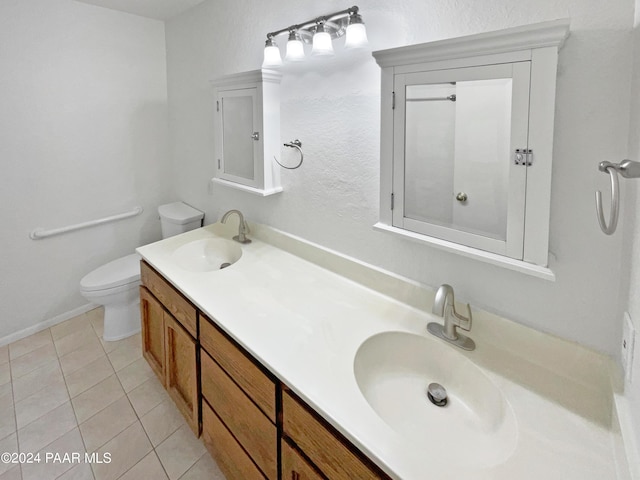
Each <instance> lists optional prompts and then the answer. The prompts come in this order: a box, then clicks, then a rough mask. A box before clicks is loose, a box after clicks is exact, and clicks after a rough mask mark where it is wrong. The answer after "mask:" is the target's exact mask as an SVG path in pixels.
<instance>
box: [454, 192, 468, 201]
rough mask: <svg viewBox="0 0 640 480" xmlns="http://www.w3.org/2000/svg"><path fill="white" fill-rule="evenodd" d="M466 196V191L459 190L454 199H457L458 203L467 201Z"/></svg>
mask: <svg viewBox="0 0 640 480" xmlns="http://www.w3.org/2000/svg"><path fill="white" fill-rule="evenodd" d="M468 198H469V197H467V194H466V193H464V192H459V193H458V194H457V195H456V200H458V201H459V202H460V203H466V201H467V199H468Z"/></svg>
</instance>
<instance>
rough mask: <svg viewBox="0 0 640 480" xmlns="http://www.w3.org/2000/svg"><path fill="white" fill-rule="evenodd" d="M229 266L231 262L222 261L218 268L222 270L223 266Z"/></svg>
mask: <svg viewBox="0 0 640 480" xmlns="http://www.w3.org/2000/svg"><path fill="white" fill-rule="evenodd" d="M230 266H231V264H230V263H229V262H224V263H222V264H220V270H222V269H223V268H227V267H230Z"/></svg>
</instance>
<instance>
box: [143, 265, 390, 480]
mask: <svg viewBox="0 0 640 480" xmlns="http://www.w3.org/2000/svg"><path fill="white" fill-rule="evenodd" d="M141 277H142V283H143V285H142V286H141V287H140V312H141V317H142V349H143V355H144V358H145V359H147V361H148V362H149V365H150V366H151V368H152V369H153V371H154V372H155V373H156V374H157V375H158V377H159V378H160V381H161V382H162V383H163V385H164V386H165V388H166V389H167V391H168V393H169V395H170V396H171V398H172V399H173V401H174V402H175V404H176V406H177V407H178V409H179V410H180V411H181V412H182V414H183V415H184V417H185V418H186V420H187V423H188V424H189V426H190V427H191V429H192V430H193V432H194V433H195V434H196V436H197V435H199V433H200V427H201V428H202V440H203V442H204V444H205V446H206V447H207V449H208V450H209V452H210V453H211V455H212V456H213V457H214V458H215V459H216V461H217V463H218V465H219V467H220V469H221V470H222V472H223V473H224V474H225V476H226V478H227V479H228V480H326V479H330V480H352V479H358V480H369V479H372V480H373V479H384V480H388V479H389V477H388V476H387V475H386V474H385V473H384V472H382V471H381V470H380V469H379V468H378V467H377V466H375V465H374V464H373V463H372V462H371V461H370V460H369V459H367V458H366V456H365V455H364V454H362V453H361V452H360V451H359V450H358V449H357V448H356V447H355V446H353V445H352V444H351V443H350V442H349V441H348V440H347V439H345V438H344V437H343V436H342V435H341V434H340V433H339V432H338V431H337V430H335V428H333V427H332V426H331V425H329V424H328V423H327V422H326V421H325V420H323V419H322V418H321V417H320V416H319V415H318V414H317V413H315V412H314V411H313V409H312V408H310V407H309V406H308V405H306V404H305V403H304V402H303V401H302V400H301V399H300V398H298V397H297V396H296V395H295V394H293V392H291V391H290V390H289V389H288V388H287V387H285V386H284V385H282V383H281V382H280V381H278V379H276V377H274V376H273V374H271V373H270V372H269V371H268V370H267V369H266V368H265V367H264V366H263V365H261V364H260V363H259V362H258V361H257V360H256V359H254V358H253V357H252V356H251V355H250V354H249V353H248V352H247V351H246V350H245V349H244V348H242V347H241V346H240V345H239V344H237V343H236V342H235V341H234V340H233V339H231V338H230V337H229V336H228V335H227V334H226V333H224V332H223V331H222V330H221V329H220V328H219V327H217V326H216V324H215V323H214V322H213V321H212V320H210V319H209V318H207V317H206V316H205V315H204V314H203V313H202V312H201V311H198V310H197V309H196V307H195V306H194V305H193V304H192V303H191V302H190V301H189V300H187V299H186V298H185V297H184V296H183V295H182V294H181V293H180V292H178V291H177V290H176V289H175V288H174V287H173V286H172V285H171V284H170V283H169V282H168V281H166V280H165V279H164V278H163V277H162V276H161V275H160V274H159V273H157V272H156V271H155V270H154V269H153V268H152V267H151V266H150V265H148V264H147V263H146V262H144V261H142V262H141Z"/></svg>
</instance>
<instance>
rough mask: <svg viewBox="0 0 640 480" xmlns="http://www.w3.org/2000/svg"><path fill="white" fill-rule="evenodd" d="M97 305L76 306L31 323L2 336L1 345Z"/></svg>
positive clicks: (80, 313)
mask: <svg viewBox="0 0 640 480" xmlns="http://www.w3.org/2000/svg"><path fill="white" fill-rule="evenodd" d="M97 307H98V305H96V304H93V303H87V304H86V305H82V306H81V307H78V308H74V309H73V310H69V311H68V312H65V313H61V314H60V315H56V316H55V317H53V318H49V319H48V320H44V321H42V322H39V323H36V324H35V325H31V326H30V327H27V328H25V329H24V330H20V331H19V332H14V333H11V334H9V335H7V336H6V337H2V338H0V347H1V346H3V345H8V344H9V343H13V342H15V341H17V340H20V339H22V338H25V337H28V336H29V335H33V334H34V333H38V332H40V331H42V330H45V329H47V328H50V327H53V326H54V325H57V324H58V323H62V322H64V321H66V320H69V319H71V318H73V317H77V316H78V315H82V314H83V313H86V312H88V311H89V310H93V309H94V308H97Z"/></svg>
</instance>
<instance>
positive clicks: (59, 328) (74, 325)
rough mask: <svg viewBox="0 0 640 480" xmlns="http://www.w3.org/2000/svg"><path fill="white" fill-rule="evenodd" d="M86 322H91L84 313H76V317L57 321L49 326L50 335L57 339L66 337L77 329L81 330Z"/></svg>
mask: <svg viewBox="0 0 640 480" xmlns="http://www.w3.org/2000/svg"><path fill="white" fill-rule="evenodd" d="M87 324H89V325H90V324H91V323H90V322H89V318H88V316H87V315H86V314H84V313H83V314H82V315H78V316H77V317H73V318H71V319H69V320H67V321H65V322H62V323H59V324H58V325H54V326H53V327H51V337H52V338H53V339H54V340H58V339H60V338H62V337H66V336H67V335H70V334H72V333H74V332H77V331H78V330H82V329H83V328H85V327H86V326H87Z"/></svg>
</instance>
